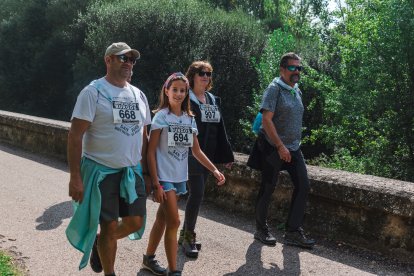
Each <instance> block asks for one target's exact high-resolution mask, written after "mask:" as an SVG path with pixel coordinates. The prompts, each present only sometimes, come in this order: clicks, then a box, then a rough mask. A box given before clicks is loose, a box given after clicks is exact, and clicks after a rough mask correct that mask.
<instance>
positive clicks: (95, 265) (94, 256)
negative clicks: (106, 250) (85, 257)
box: [89, 234, 102, 273]
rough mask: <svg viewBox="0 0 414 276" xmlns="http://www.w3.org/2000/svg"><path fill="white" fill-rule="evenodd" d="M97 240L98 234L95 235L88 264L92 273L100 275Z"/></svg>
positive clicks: (100, 267) (100, 266) (100, 265)
mask: <svg viewBox="0 0 414 276" xmlns="http://www.w3.org/2000/svg"><path fill="white" fill-rule="evenodd" d="M98 238H99V234H98V235H96V238H95V241H94V243H93V246H92V253H91V258H90V259H89V264H90V265H91V268H92V270H93V271H94V272H96V273H101V272H102V264H101V259H100V258H99V253H98Z"/></svg>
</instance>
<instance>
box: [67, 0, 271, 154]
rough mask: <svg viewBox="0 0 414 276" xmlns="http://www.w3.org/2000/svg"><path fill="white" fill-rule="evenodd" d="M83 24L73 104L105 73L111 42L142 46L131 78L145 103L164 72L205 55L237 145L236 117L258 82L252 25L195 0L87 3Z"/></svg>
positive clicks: (259, 38) (256, 32)
mask: <svg viewBox="0 0 414 276" xmlns="http://www.w3.org/2000/svg"><path fill="white" fill-rule="evenodd" d="M85 26H86V30H87V32H86V38H85V48H84V49H83V50H82V52H81V53H80V55H79V56H78V58H77V61H76V63H75V70H74V71H75V72H76V73H75V87H74V89H72V93H73V94H72V103H71V104H73V103H74V101H75V97H76V96H77V94H78V93H79V90H80V89H81V88H82V87H83V86H84V85H86V84H87V83H89V82H90V81H91V80H92V79H94V78H99V77H100V76H102V75H103V74H104V70H105V68H104V64H103V53H104V51H105V49H106V47H107V46H108V45H109V44H110V43H112V42H116V41H125V42H126V43H128V44H129V45H130V46H131V47H134V48H136V49H138V50H139V51H140V52H141V59H140V60H139V61H138V62H137V64H136V66H135V68H134V75H133V78H132V83H133V84H136V85H137V86H138V87H139V88H141V89H142V90H143V91H144V93H145V94H146V95H147V97H148V99H149V102H150V105H151V106H155V105H156V102H157V96H158V94H159V90H160V88H161V86H162V84H163V82H164V81H165V79H166V78H167V76H168V75H169V74H171V73H172V72H176V71H182V72H185V71H186V69H187V67H188V66H189V64H190V63H191V62H192V61H193V60H199V59H206V60H209V61H210V62H211V63H212V65H213V68H214V74H213V81H214V88H213V93H214V94H216V95H218V96H219V97H221V98H222V102H223V113H224V114H223V116H224V118H225V119H226V126H227V129H228V132H229V136H230V139H231V142H232V144H233V145H234V147H235V149H240V148H241V147H242V145H243V143H244V139H240V137H243V133H242V130H241V127H240V125H239V119H240V118H243V117H245V116H246V114H247V110H246V106H248V105H250V104H251V102H252V91H253V89H254V88H255V87H257V85H258V78H257V73H256V71H255V69H254V67H253V64H252V63H251V58H252V57H256V58H257V57H258V56H259V55H260V53H261V50H262V48H263V44H264V40H265V35H264V33H263V30H262V29H261V27H260V25H259V24H258V23H256V22H254V21H253V20H252V19H251V18H249V17H248V16H247V15H245V14H242V13H239V12H232V13H226V12H224V11H221V10H215V9H213V8H211V7H210V6H208V5H207V4H203V3H201V2H198V1H195V0H185V1H184V0H182V1H170V0H159V1H152V0H142V1H133V0H123V1H116V2H115V1H111V2H108V3H106V2H103V3H96V4H94V5H92V6H91V7H90V8H89V9H88V12H87V13H85V14H84V15H82V16H81V17H80V19H79V21H78V23H77V24H76V25H75V26H74V28H73V32H74V33H77V32H79V31H80V32H81V30H82V29H84V28H85Z"/></svg>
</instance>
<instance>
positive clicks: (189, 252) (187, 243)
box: [181, 231, 198, 258]
mask: <svg viewBox="0 0 414 276" xmlns="http://www.w3.org/2000/svg"><path fill="white" fill-rule="evenodd" d="M181 245H182V247H183V251H184V253H185V255H186V256H187V257H190V258H197V257H198V249H197V246H196V233H194V232H190V231H185V232H184V240H183V243H182V244H181Z"/></svg>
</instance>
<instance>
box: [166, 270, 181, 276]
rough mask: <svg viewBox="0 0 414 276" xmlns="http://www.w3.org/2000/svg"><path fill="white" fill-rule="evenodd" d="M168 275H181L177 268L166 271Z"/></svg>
mask: <svg viewBox="0 0 414 276" xmlns="http://www.w3.org/2000/svg"><path fill="white" fill-rule="evenodd" d="M168 276H181V271H179V270H174V271H168Z"/></svg>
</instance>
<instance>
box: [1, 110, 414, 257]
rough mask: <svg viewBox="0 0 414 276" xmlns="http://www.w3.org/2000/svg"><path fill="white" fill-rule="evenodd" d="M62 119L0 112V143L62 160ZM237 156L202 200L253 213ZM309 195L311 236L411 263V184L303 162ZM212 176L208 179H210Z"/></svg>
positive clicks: (282, 191)
mask: <svg viewBox="0 0 414 276" xmlns="http://www.w3.org/2000/svg"><path fill="white" fill-rule="evenodd" d="M69 126H70V124H69V123H67V122H61V121H55V120H49V119H44V118H38V117H33V116H27V115H22V114H17V113H11V112H4V111H0V142H1V143H7V144H10V145H14V146H17V147H20V148H23V149H25V150H29V151H32V152H35V153H40V154H46V155H49V156H52V157H55V158H58V159H60V160H66V143H67V131H68V128H69ZM246 160H247V156H246V155H243V154H236V162H235V164H234V166H233V168H232V170H226V169H224V168H222V169H223V171H224V172H225V174H226V177H227V179H228V181H227V184H226V185H224V186H223V187H219V188H218V187H217V186H215V185H213V183H210V185H208V186H207V190H206V199H208V200H210V201H212V202H215V204H216V205H218V206H221V207H222V208H223V210H226V211H227V212H234V213H235V214H237V213H243V214H244V215H248V216H252V219H253V212H254V201H255V197H256V194H257V192H258V187H259V180H260V173H259V172H257V171H254V170H252V169H250V168H248V167H246V165H245V164H246ZM308 170H309V178H310V181H311V186H312V188H311V193H310V196H309V202H308V207H307V213H306V219H305V221H306V222H305V227H306V229H307V230H309V231H311V232H312V234H313V235H316V236H319V237H327V238H329V239H333V240H338V241H342V242H346V243H348V244H352V245H356V246H360V247H364V248H367V249H371V250H375V251H379V252H382V253H384V254H392V255H394V256H398V257H399V258H401V259H403V260H407V261H414V183H411V182H404V181H398V180H393V179H386V178H381V177H375V176H369V175H360V174H354V173H348V172H344V171H338V170H332V169H326V168H321V167H315V166H308ZM210 180H212V179H210ZM291 193H292V189H291V182H290V180H289V177H288V175H287V174H286V173H283V172H282V173H281V175H280V182H279V185H278V187H277V189H276V191H275V193H274V194H273V197H274V200H273V203H272V206H271V210H270V212H269V214H270V220H271V226H272V228H273V229H275V228H276V227H275V226H276V224H278V223H280V222H283V221H284V220H285V218H286V214H287V210H288V206H289V200H290V196H291Z"/></svg>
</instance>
